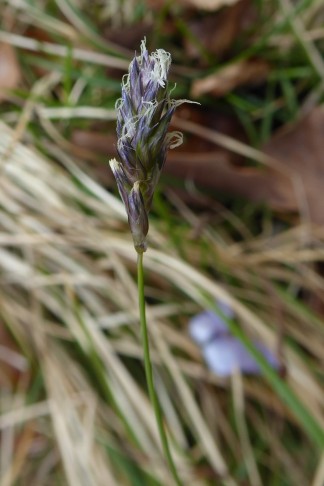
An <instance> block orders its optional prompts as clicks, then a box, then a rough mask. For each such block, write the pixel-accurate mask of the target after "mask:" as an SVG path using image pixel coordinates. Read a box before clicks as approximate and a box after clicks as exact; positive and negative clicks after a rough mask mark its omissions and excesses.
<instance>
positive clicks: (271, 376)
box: [205, 296, 324, 449]
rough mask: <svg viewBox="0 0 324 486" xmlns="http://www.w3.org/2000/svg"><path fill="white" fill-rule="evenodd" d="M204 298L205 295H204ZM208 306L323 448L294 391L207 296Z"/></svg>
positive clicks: (323, 435) (321, 434)
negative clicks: (220, 318)
mask: <svg viewBox="0 0 324 486" xmlns="http://www.w3.org/2000/svg"><path fill="white" fill-rule="evenodd" d="M205 299H206V296H205ZM207 303H208V305H207V306H208V307H209V308H210V309H211V310H212V311H213V312H215V313H216V314H218V315H220V316H221V317H222V319H223V320H224V321H225V322H226V323H227V325H228V327H229V329H230V331H231V333H232V334H233V335H234V336H235V337H237V338H238V339H239V340H240V341H241V342H242V344H243V345H244V346H245V347H246V349H247V350H248V351H249V353H250V354H251V355H252V356H253V358H254V359H255V361H256V362H257V363H258V365H259V367H260V369H261V371H262V373H263V375H264V376H265V378H266V379H267V380H268V382H269V383H270V385H271V386H272V388H273V389H274V390H275V391H276V393H277V394H278V395H279V397H280V398H281V399H282V400H283V401H284V402H285V404H286V405H287V406H288V407H289V409H290V410H291V412H292V413H293V414H294V415H295V417H296V418H297V419H298V420H299V422H300V423H301V424H302V425H303V427H304V429H305V431H306V432H307V433H308V435H309V437H311V439H312V440H313V441H314V442H315V443H316V444H317V445H318V446H319V447H320V448H321V449H323V448H324V430H323V428H322V427H321V426H320V424H318V423H317V421H316V419H315V418H314V417H313V416H312V415H311V414H310V412H309V411H308V410H307V409H306V408H305V407H304V405H303V404H302V403H301V402H300V400H299V399H298V397H297V396H296V395H295V393H294V392H293V391H292V390H291V389H290V388H289V386H288V385H287V384H286V383H285V382H284V381H283V380H282V379H281V378H280V376H279V375H278V374H277V373H276V371H275V370H274V369H273V368H272V367H271V366H270V365H269V363H268V362H267V360H266V359H265V358H264V356H263V355H262V353H261V352H260V351H259V350H258V349H257V348H256V347H255V346H254V345H253V343H252V342H251V341H250V340H249V338H248V337H247V336H246V335H245V334H244V331H243V330H242V329H241V328H240V327H239V326H238V325H237V324H236V323H235V321H233V320H232V319H229V318H228V317H226V316H225V315H224V314H223V313H222V312H221V311H220V309H219V308H218V307H217V306H216V305H215V304H214V302H213V301H212V299H210V298H209V297H208V298H207Z"/></svg>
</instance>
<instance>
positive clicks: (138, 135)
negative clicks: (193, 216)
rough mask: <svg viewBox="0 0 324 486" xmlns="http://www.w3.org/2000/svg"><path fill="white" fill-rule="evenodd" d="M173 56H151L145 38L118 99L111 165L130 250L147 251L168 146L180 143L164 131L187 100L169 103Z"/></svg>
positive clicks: (160, 51)
mask: <svg viewBox="0 0 324 486" xmlns="http://www.w3.org/2000/svg"><path fill="white" fill-rule="evenodd" d="M170 64H171V55H170V54H169V53H168V52H166V51H164V50H163V49H157V50H156V51H155V52H153V53H152V54H149V53H148V51H147V49H146V45H145V40H143V41H142V43H141V54H140V55H139V56H137V57H136V56H135V57H134V59H133V60H132V62H131V63H130V66H129V73H128V74H127V75H125V76H124V78H123V82H122V97H121V98H120V99H119V100H118V101H117V104H116V108H117V136H118V143H117V151H118V155H119V157H120V161H117V160H116V159H113V160H111V161H110V167H111V169H112V171H113V173H114V176H115V178H116V181H117V186H118V190H119V193H120V195H121V197H122V199H123V201H124V204H125V207H126V211H127V215H128V222H129V225H130V229H131V232H132V236H133V240H134V246H135V249H136V251H137V252H138V253H143V252H144V251H145V250H146V235H147V233H148V228H149V223H148V213H149V211H150V209H151V206H152V200H153V194H154V190H155V187H156V184H157V182H158V180H159V178H160V174H161V171H162V169H163V165H164V163H165V159H166V154H167V151H168V149H169V148H175V147H176V146H178V145H180V144H181V143H182V134H181V133H180V132H171V133H168V127H169V124H170V121H171V118H172V115H173V113H174V111H175V109H176V107H177V106H178V105H179V104H181V103H183V102H184V101H186V100H179V101H176V100H172V99H170V89H169V87H168V79H167V77H168V73H169V68H170Z"/></svg>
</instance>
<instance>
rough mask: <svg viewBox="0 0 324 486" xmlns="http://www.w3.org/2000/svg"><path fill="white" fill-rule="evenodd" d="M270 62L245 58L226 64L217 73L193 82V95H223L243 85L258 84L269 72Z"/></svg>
mask: <svg viewBox="0 0 324 486" xmlns="http://www.w3.org/2000/svg"><path fill="white" fill-rule="evenodd" d="M269 69H270V67H269V64H268V63H266V62H265V61H263V60H255V61H251V60H243V61H239V62H237V63H235V64H230V65H229V66H226V67H224V68H222V69H220V70H219V71H217V73H213V74H211V75H209V76H207V77H206V78H204V79H198V80H196V81H194V82H193V83H192V88H191V96H192V97H193V98H198V97H199V96H201V95H203V94H213V95H214V96H223V95H224V94H226V93H228V92H229V91H232V90H233V89H235V88H237V87H238V86H241V85H246V84H251V85H256V84H258V83H260V82H262V81H263V80H264V79H265V78H266V76H267V74H268V72H269Z"/></svg>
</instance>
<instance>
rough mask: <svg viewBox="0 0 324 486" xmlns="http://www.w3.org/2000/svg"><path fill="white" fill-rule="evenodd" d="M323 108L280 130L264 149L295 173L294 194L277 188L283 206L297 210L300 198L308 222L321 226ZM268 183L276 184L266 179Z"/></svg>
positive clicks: (289, 186) (288, 188)
mask: <svg viewBox="0 0 324 486" xmlns="http://www.w3.org/2000/svg"><path fill="white" fill-rule="evenodd" d="M323 134H324V107H319V108H316V109H314V110H313V111H312V112H311V113H310V114H309V115H308V116H307V117H305V118H304V119H302V120H301V121H299V122H297V123H296V124H295V125H293V126H288V127H286V128H284V129H283V130H280V132H279V133H277V134H276V135H275V136H274V137H273V138H272V139H271V140H270V141H269V142H268V143H267V144H266V146H265V147H264V151H265V152H266V153H267V154H269V155H271V156H272V157H275V158H276V159H278V160H279V161H281V162H282V164H283V166H284V167H286V168H288V169H290V171H291V173H292V174H295V175H296V177H297V179H296V181H297V184H298V185H299V187H300V190H299V189H298V185H297V187H296V190H295V191H293V189H292V187H293V186H292V184H289V183H287V182H286V184H283V186H282V187H281V189H280V193H281V197H282V199H284V200H285V204H286V205H287V206H290V207H291V208H292V209H294V210H298V209H299V206H298V199H301V198H303V199H304V201H303V203H304V204H305V205H306V208H307V212H308V216H309V219H310V220H311V221H312V222H314V223H318V224H321V225H322V224H324V211H323V206H322V204H321V196H322V194H323V193H324V156H323V154H324V137H323ZM268 183H269V184H271V185H274V184H275V183H276V182H275V181H274V180H271V179H269V181H268Z"/></svg>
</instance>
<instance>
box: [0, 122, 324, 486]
mask: <svg viewBox="0 0 324 486" xmlns="http://www.w3.org/2000/svg"><path fill="white" fill-rule="evenodd" d="M48 147H49V148H50V146H48ZM52 153H53V154H55V156H56V158H57V159H58V160H59V161H60V162H61V163H62V164H63V165H64V166H65V167H64V166H62V165H60V164H58V163H54V162H53V160H50V159H47V158H45V157H44V156H43V155H41V154H40V153H37V152H36V151H35V150H34V149H33V148H29V147H28V146H26V145H24V144H22V143H21V142H19V141H16V140H15V132H13V131H12V130H11V129H10V128H9V127H8V126H6V125H5V124H4V123H1V130H0V155H1V157H2V158H1V173H2V176H1V178H0V184H1V191H0V204H1V213H0V225H1V234H0V244H1V248H0V266H1V273H2V280H1V287H2V288H1V296H0V300H1V318H2V325H3V326H6V327H7V328H8V329H9V330H10V332H11V333H12V334H13V335H14V336H15V338H16V341H17V342H18V343H19V344H18V348H17V350H16V351H15V352H16V353H18V354H16V355H15V360H14V363H13V366H15V365H16V367H17V368H18V371H19V376H20V378H19V381H18V384H17V385H16V386H15V387H14V386H13V385H12V386H11V387H9V388H7V392H6V396H5V399H4V398H3V400H2V402H1V405H2V414H1V416H0V428H1V430H2V435H1V440H2V444H1V450H2V451H6V452H2V465H3V473H2V483H1V484H5V485H9V484H14V482H15V481H16V480H17V478H19V481H20V484H54V483H55V479H54V478H61V479H60V480H59V481H61V482H60V484H70V485H73V486H75V485H83V484H84V485H86V486H88V485H101V484H102V485H103V484H109V485H110V484H111V485H113V484H121V483H122V484H124V483H125V481H126V480H125V477H123V475H122V473H121V471H120V468H119V467H118V466H116V462H115V461H114V460H113V454H112V453H109V450H119V451H120V452H121V453H122V454H124V455H125V456H126V457H128V458H132V460H134V461H135V462H136V463H137V464H139V465H140V466H141V467H142V468H144V469H146V470H147V471H149V472H150V474H152V475H154V477H156V478H157V479H159V480H160V481H161V482H162V484H170V478H169V476H168V474H167V471H166V468H165V467H164V462H163V457H162V453H161V448H160V444H159V439H158V434H157V431H156V426H155V420H154V416H153V413H152V410H151V407H150V405H149V402H148V398H147V396H146V392H145V389H143V388H142V384H143V380H139V379H138V377H139V375H138V371H139V369H138V366H137V364H136V365H135V363H138V362H141V360H142V356H141V347H140V338H139V332H138V325H137V301H136V283H135V276H134V272H135V259H136V254H135V252H134V251H133V248H132V242H131V240H130V237H129V233H128V230H127V226H126V224H125V215H124V210H123V207H122V205H121V203H120V201H119V200H117V199H115V197H114V196H112V195H111V194H109V193H108V192H106V191H105V190H104V189H103V188H102V187H100V186H99V185H98V184H97V183H96V182H95V181H93V180H91V179H90V178H89V177H88V176H87V175H86V174H85V173H83V172H82V171H81V170H80V169H79V168H78V167H77V166H76V165H75V163H74V161H73V160H72V159H70V158H69V156H68V155H66V154H64V153H63V152H62V151H60V149H58V148H57V147H55V146H54V145H53V146H52ZM304 230H305V228H296V229H294V230H291V231H289V232H285V233H282V234H280V235H277V236H275V237H272V238H270V237H267V238H259V239H257V240H251V242H246V243H244V244H241V245H238V244H234V243H233V244H232V245H224V244H222V243H220V242H219V240H218V239H216V238H215V235H214V233H213V230H208V235H207V239H208V241H209V250H210V252H211V255H212V254H214V257H215V258H216V257H217V258H221V259H222V261H223V265H225V267H226V268H227V269H228V271H230V272H231V273H232V274H233V276H235V278H236V279H238V280H239V281H240V285H239V286H231V285H229V284H227V285H225V284H224V282H221V281H219V282H217V281H216V280H215V278H211V276H209V275H208V274H207V273H206V272H204V273H202V272H201V271H199V270H198V269H197V258H198V254H199V252H198V250H197V248H196V250H195V251H193V253H192V255H193V256H192V258H193V259H192V261H184V260H181V259H180V258H179V257H178V256H175V255H174V253H173V250H172V248H171V247H170V249H168V245H165V241H167V240H166V235H162V234H161V233H160V231H159V228H158V227H157V226H154V224H153V225H152V241H151V248H150V249H149V251H148V252H147V254H146V255H145V266H146V273H147V282H148V296H150V295H152V297H153V296H155V300H156V296H158V295H159V293H160V295H161V299H160V302H158V303H157V304H154V303H152V304H151V305H150V306H149V308H148V320H149V327H150V332H151V338H152V346H153V360H154V362H155V363H156V365H157V368H156V369H157V376H156V378H157V380H156V383H157V387H158V391H159V394H160V396H161V401H162V404H163V407H164V413H165V416H166V422H167V425H168V428H169V430H170V433H171V435H172V437H173V442H174V446H173V455H174V456H175V458H176V463H177V467H178V469H179V474H180V475H181V477H182V478H183V479H184V481H185V484H204V480H203V478H204V476H206V474H207V476H206V477H213V474H216V475H220V476H222V477H224V478H226V477H227V480H225V483H226V484H237V482H236V481H235V480H234V479H233V478H232V477H231V476H232V475H231V473H230V472H229V471H230V466H229V457H230V456H231V455H233V457H235V460H236V461H240V460H241V459H240V458H242V460H243V461H244V462H245V464H246V466H247V470H248V472H249V473H248V474H249V478H250V481H251V484H256V485H257V484H261V482H260V479H259V472H258V465H257V463H256V460H255V456H254V452H253V445H251V442H250V439H249V432H248V429H249V427H248V426H247V425H246V420H247V421H248V422H249V423H250V427H251V423H252V424H255V427H257V428H258V429H260V431H262V432H260V434H261V435H262V436H263V437H265V438H267V439H266V440H267V444H268V448H269V453H268V459H267V457H266V456H265V457H264V459H263V460H264V461H266V462H267V461H270V462H269V464H268V465H267V467H270V468H273V467H277V468H282V469H283V470H284V471H286V473H287V471H289V474H291V478H295V479H296V481H297V479H298V482H295V484H306V483H305V482H304V483H303V481H304V480H305V481H306V482H307V478H306V477H305V472H304V471H303V467H302V466H300V467H299V465H298V466H297V467H296V469H294V470H292V469H291V467H290V461H291V460H293V459H291V458H289V452H285V454H283V455H282V454H279V453H278V447H279V444H278V440H277V439H278V437H277V434H276V432H275V430H274V429H273V427H272V425H271V423H268V420H267V419H266V420H264V418H262V415H260V414H259V413H258V412H257V408H255V406H254V405H253V403H259V404H260V405H261V406H262V408H263V409H264V411H266V413H267V414H270V415H269V416H271V417H272V419H271V421H272V420H274V422H278V421H279V422H278V423H280V422H281V421H283V422H282V424H283V423H285V422H286V421H288V422H291V423H293V424H294V423H295V419H294V417H293V416H292V415H291V413H290V411H289V410H288V409H287V408H285V406H284V405H283V404H281V403H280V401H279V400H278V398H276V396H275V394H274V393H273V392H271V391H270V389H269V388H268V387H267V386H266V385H265V383H264V381H263V380H261V379H257V380H243V381H242V378H239V377H236V378H234V380H233V384H232V385H233V397H234V409H235V417H236V418H235V420H236V422H237V427H238V439H236V438H235V435H236V434H235V432H234V431H233V430H231V428H230V426H229V424H228V420H229V416H228V406H229V405H230V401H231V388H230V387H229V383H226V382H224V381H222V380H218V379H217V378H216V377H214V376H211V375H210V373H209V372H208V371H207V370H206V369H205V367H204V365H203V363H202V362H201V359H200V355H199V352H198V351H197V349H196V348H195V346H194V345H193V344H192V343H191V342H190V341H189V339H188V338H187V336H186V315H187V312H192V311H193V310H194V308H195V307H194V303H196V304H197V307H196V308H197V309H198V308H199V305H200V304H201V305H203V299H202V297H201V296H202V291H204V292H208V293H209V295H211V296H212V297H213V298H215V299H220V300H222V301H224V302H227V303H229V304H230V305H231V306H232V307H233V309H234V310H235V312H236V314H237V316H238V318H239V319H240V321H241V323H242V325H243V326H244V328H245V329H246V330H247V332H248V333H249V334H250V335H251V336H258V337H259V338H260V339H261V340H262V341H263V342H265V343H266V344H267V345H268V346H270V347H271V348H272V349H274V350H276V349H277V345H278V326H280V323H281V324H282V325H283V323H284V324H285V329H284V332H285V333H287V335H288V336H289V337H291V339H293V340H294V341H295V342H296V343H298V344H299V345H300V347H301V348H303V349H304V350H305V351H306V354H307V358H306V355H305V354H304V355H298V354H297V353H296V352H295V351H294V350H293V349H292V348H290V347H288V346H284V348H283V356H284V358H283V359H284V362H285V364H286V367H287V382H288V383H289V384H290V385H291V387H292V388H293V389H294V390H295V392H296V394H297V395H298V396H299V398H300V400H301V401H302V402H303V403H304V405H305V407H306V408H307V409H308V410H309V411H310V412H311V413H312V414H313V416H314V417H316V419H317V420H318V422H319V423H321V424H322V425H323V424H324V416H323V403H324V400H323V388H322V386H321V383H320V381H319V376H320V373H321V367H322V364H323V357H322V355H321V349H323V347H322V345H323V341H324V335H323V328H321V327H320V326H319V325H318V322H317V318H315V317H312V316H310V317H309V318H308V319H305V317H304V316H302V315H300V314H299V313H298V312H297V311H296V309H295V308H294V307H293V306H292V307H291V306H290V305H289V302H288V301H285V300H283V299H282V297H280V295H279V294H277V293H276V289H275V287H273V288H272V287H271V279H272V278H274V277H275V278H280V279H281V280H282V281H288V280H290V281H291V282H292V285H296V286H301V285H302V286H303V288H304V289H305V290H306V289H309V290H311V291H312V292H318V293H320V291H321V289H322V286H323V281H322V278H321V277H320V276H319V275H318V274H316V273H315V272H314V270H312V269H310V268H308V267H307V266H306V264H307V262H309V261H313V260H318V259H319V258H321V255H322V251H321V248H320V243H321V241H322V240H323V231H322V230H314V231H312V230H311V229H310V228H308V230H307V231H308V238H307V241H308V242H309V241H310V239H311V240H312V241H313V245H312V247H310V246H309V243H307V248H305V243H304V242H305V238H304V237H303V236H304V234H305V231H304ZM193 244H194V243H193V242H191V245H193ZM292 263H293V264H294V266H291V264H292ZM220 278H221V275H220ZM221 280H222V279H221ZM262 296H263V297H264V299H263V300H262ZM319 298H320V296H319ZM243 301H246V302H250V303H251V304H253V308H254V309H259V311H255V310H254V311H252V310H251V309H250V308H249V307H247V306H246V305H243V304H242V302H243ZM152 302H153V301H152ZM278 312H279V315H278ZM305 326H307V337H306V338H305V334H304V331H305ZM1 356H2V355H1V354H0V357H1ZM23 359H27V362H26V363H28V366H27V364H26V363H25V366H27V369H25V370H24V371H22V370H21V369H19V366H18V363H20V361H19V360H23ZM131 363H133V365H131ZM310 363H311V365H310ZM160 365H162V367H161V366H160ZM133 366H135V368H133ZM133 369H134V370H137V371H136V372H134V373H133V372H132V370H133ZM39 373H40V376H41V377H42V378H40V377H39V378H38V380H40V379H41V381H42V383H43V384H44V387H45V388H44V389H43V385H39V386H40V387H41V390H43V391H42V392H41V393H40V391H38V392H35V397H36V398H35V399H34V398H33V396H34V393H33V392H30V393H31V395H30V397H29V388H30V387H31V388H33V387H34V386H35V385H33V382H34V380H35V379H36V376H37V375H38V374H39ZM38 376H39V375H38ZM213 384H214V385H216V386H214V385H213ZM28 397H29V398H28ZM295 425H296V424H295ZM278 426H279V425H277V426H276V427H278ZM188 431H190V432H189V435H188ZM190 436H191V438H190V439H189V437H190ZM193 444H194V447H193ZM202 460H204V462H206V464H208V465H209V467H210V468H211V469H210V471H209V472H208V469H207V470H205V473H203V470H202V471H201V472H200V473H199V472H198V471H199V468H198V469H196V467H195V465H194V464H195V463H196V462H197V461H198V462H200V461H202ZM33 461H34V464H33ZM271 464H272V465H271ZM322 469H323V468H322V467H321V466H320V469H319V472H318V474H319V475H320V477H322V472H321V471H322ZM206 471H207V472H206ZM211 471H214V473H212V472H211ZM63 478H64V479H63ZM308 479H309V478H308ZM53 481H54V482H53ZM55 484H56V483H55ZM315 484H319V483H318V481H317V482H316V481H315V482H314V485H315Z"/></svg>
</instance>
